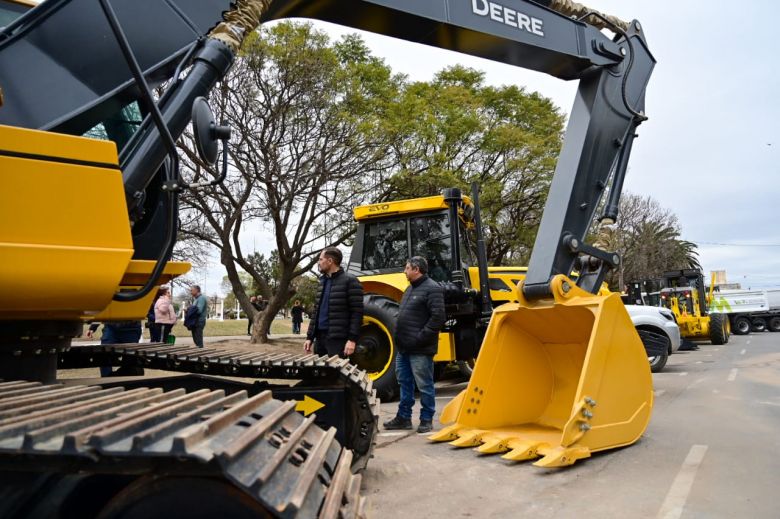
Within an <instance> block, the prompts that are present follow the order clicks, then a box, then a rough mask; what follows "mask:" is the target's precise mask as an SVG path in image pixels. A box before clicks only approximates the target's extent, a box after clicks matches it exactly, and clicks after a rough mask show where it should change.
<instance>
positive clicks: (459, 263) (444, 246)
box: [347, 188, 526, 400]
mask: <svg viewBox="0 0 780 519" xmlns="http://www.w3.org/2000/svg"><path fill="white" fill-rule="evenodd" d="M354 216H355V220H357V222H358V229H357V236H356V238H355V243H354V245H353V247H352V253H351V254H350V260H349V265H348V267H347V270H348V271H349V272H350V273H352V274H354V275H356V276H358V277H359V279H360V281H361V283H362V284H363V289H364V291H365V293H366V296H365V317H364V322H363V331H362V334H361V338H360V340H359V341H358V346H357V350H356V353H355V354H354V355H353V356H352V357H351V358H352V361H353V362H355V363H356V364H357V365H358V366H359V367H361V368H363V369H365V370H367V371H368V372H369V374H370V376H371V378H373V380H374V387H375V388H376V389H377V392H378V394H379V396H380V398H382V399H383V400H392V399H393V398H395V396H396V395H397V391H398V384H397V381H396V379H395V362H394V359H395V344H394V342H393V331H394V329H395V316H396V315H397V310H398V303H399V302H400V301H401V296H402V295H403V292H404V290H406V287H407V286H408V284H409V283H408V281H407V280H406V277H405V275H404V274H403V270H404V265H405V264H406V260H407V259H409V258H410V257H412V256H422V257H424V258H425V259H426V260H427V261H428V269H429V271H428V275H429V276H430V277H431V278H433V279H434V280H436V281H438V282H440V283H441V284H442V286H443V287H444V292H445V308H446V312H447V325H446V326H445V328H444V330H443V332H442V333H441V334H440V336H439V349H438V352H437V354H436V356H435V357H434V360H435V361H436V362H437V373H439V372H441V371H442V368H443V367H445V366H446V364H447V363H450V362H453V361H457V363H458V367H459V368H460V370H461V371H462V372H463V373H464V375H467V376H468V375H470V374H471V370H472V368H473V365H474V360H475V359H476V357H477V353H478V352H479V346H480V344H481V342H482V338H483V336H484V332H485V328H486V327H487V322H488V321H489V318H490V314H491V310H492V308H494V307H495V306H498V305H501V304H504V303H507V302H510V301H514V300H516V296H515V294H514V292H515V290H516V286H517V283H518V282H520V281H521V280H522V279H523V278H524V276H525V272H526V269H525V267H490V268H488V267H487V266H486V262H485V266H484V269H485V272H486V273H487V275H486V277H487V278H488V279H487V283H486V284H484V286H481V277H480V274H479V271H480V267H479V265H478V264H479V261H478V257H479V256H480V253H479V246H478V244H479V243H480V241H481V231H480V229H479V225H478V218H479V201H478V195H477V193H476V191H474V192H473V193H472V196H471V197H468V196H464V195H462V194H461V192H460V190H459V189H455V188H452V189H445V190H444V191H443V193H442V194H441V195H438V196H430V197H424V198H415V199H410V200H397V201H391V202H383V203H377V204H369V205H364V206H358V207H356V208H355V209H354ZM483 293H487V294H488V298H487V300H486V299H485V298H484V297H482V294H483Z"/></svg>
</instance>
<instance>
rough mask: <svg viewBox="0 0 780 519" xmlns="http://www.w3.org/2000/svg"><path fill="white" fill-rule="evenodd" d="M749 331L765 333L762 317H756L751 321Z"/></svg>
mask: <svg viewBox="0 0 780 519" xmlns="http://www.w3.org/2000/svg"><path fill="white" fill-rule="evenodd" d="M750 327H751V328H750V329H751V330H752V331H754V332H765V331H766V320H764V318H763V317H756V318H755V319H753V321H752V322H751V323H750Z"/></svg>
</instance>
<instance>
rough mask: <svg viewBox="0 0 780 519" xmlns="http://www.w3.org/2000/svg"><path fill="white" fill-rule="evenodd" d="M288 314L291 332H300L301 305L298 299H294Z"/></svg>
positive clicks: (301, 321) (301, 319) (301, 320)
mask: <svg viewBox="0 0 780 519" xmlns="http://www.w3.org/2000/svg"><path fill="white" fill-rule="evenodd" d="M290 316H291V317H292V332H293V333H295V334H299V333H301V324H303V305H301V300H300V299H296V300H295V303H294V304H293V305H292V308H290Z"/></svg>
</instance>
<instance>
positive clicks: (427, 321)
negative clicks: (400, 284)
mask: <svg viewBox="0 0 780 519" xmlns="http://www.w3.org/2000/svg"><path fill="white" fill-rule="evenodd" d="M427 273H428V263H427V262H426V261H425V258H423V257H421V256H414V257H412V258H410V259H409V260H408V261H407V262H406V267H405V268H404V274H406V279H408V280H409V283H410V285H409V287H407V289H406V291H405V292H404V295H403V298H401V307H400V309H399V311H398V320H397V321H396V325H395V336H394V342H395V345H396V347H397V348H398V352H397V353H396V357H395V374H396V377H397V378H398V384H399V385H400V386H401V400H400V402H399V403H398V413H397V415H396V416H395V418H393V419H392V420H389V421H387V422H385V423H384V426H385V429H411V428H412V406H414V386H415V384H417V389H419V390H420V406H421V410H420V425H419V427H418V428H417V432H418V433H428V432H431V430H432V429H433V414H434V411H435V408H436V400H435V393H434V386H433V356H434V355H436V351H437V349H438V345H439V332H440V331H441V329H442V327H443V326H444V321H445V320H446V317H445V312H444V290H443V289H442V287H441V285H439V283H437V282H436V281H434V280H433V279H431V278H430V277H428V275H427Z"/></svg>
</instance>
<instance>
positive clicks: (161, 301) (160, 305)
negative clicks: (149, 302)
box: [152, 286, 176, 342]
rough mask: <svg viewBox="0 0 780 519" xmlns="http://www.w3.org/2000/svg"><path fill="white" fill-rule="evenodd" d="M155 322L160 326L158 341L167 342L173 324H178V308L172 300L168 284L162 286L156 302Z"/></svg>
mask: <svg viewBox="0 0 780 519" xmlns="http://www.w3.org/2000/svg"><path fill="white" fill-rule="evenodd" d="M154 322H155V326H157V327H158V328H157V329H158V339H157V342H159V341H162V342H167V341H168V336H169V335H170V334H171V330H172V329H173V325H174V324H176V310H175V309H174V308H173V302H172V301H171V291H170V289H169V288H168V287H166V286H163V287H160V295H159V297H158V298H157V302H156V303H155V304H154ZM152 342H155V341H152Z"/></svg>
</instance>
